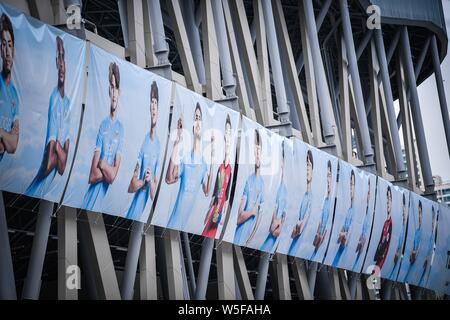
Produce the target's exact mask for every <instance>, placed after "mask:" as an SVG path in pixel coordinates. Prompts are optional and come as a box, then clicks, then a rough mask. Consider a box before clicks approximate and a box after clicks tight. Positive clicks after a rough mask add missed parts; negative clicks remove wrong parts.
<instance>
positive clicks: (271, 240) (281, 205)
mask: <svg viewBox="0 0 450 320" xmlns="http://www.w3.org/2000/svg"><path fill="white" fill-rule="evenodd" d="M281 155H282V160H281V181H280V185H279V187H278V190H277V197H276V201H275V203H276V205H275V210H274V211H273V214H272V220H271V222H270V227H269V234H268V235H267V237H266V240H264V243H263V244H262V246H261V248H260V249H259V250H261V251H265V252H270V253H272V252H273V251H274V249H275V248H274V245H275V243H276V241H277V239H278V237H279V236H280V233H281V229H282V228H283V224H284V221H285V220H286V197H287V188H286V183H285V181H284V179H285V177H284V168H285V165H286V158H285V150H284V142H283V145H282V147H281Z"/></svg>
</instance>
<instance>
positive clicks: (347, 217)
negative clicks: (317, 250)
mask: <svg viewBox="0 0 450 320" xmlns="http://www.w3.org/2000/svg"><path fill="white" fill-rule="evenodd" d="M376 181H377V177H376V176H375V175H372V174H368V173H367V172H365V171H363V170H360V169H358V168H356V167H354V166H352V165H350V164H348V163H346V162H344V161H341V160H340V161H339V184H338V188H337V196H336V198H337V200H336V210H335V214H334V222H333V230H332V232H331V239H330V244H329V246H328V250H327V255H326V258H325V261H324V263H325V264H327V265H330V266H333V267H335V268H341V269H346V270H349V271H355V272H360V270H361V267H362V264H363V262H364V257H365V255H366V250H367V247H368V245H369V239H370V232H371V229H372V221H373V212H374V207H375V189H376Z"/></svg>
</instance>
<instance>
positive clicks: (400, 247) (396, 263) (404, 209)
mask: <svg viewBox="0 0 450 320" xmlns="http://www.w3.org/2000/svg"><path fill="white" fill-rule="evenodd" d="M402 204H403V206H402V229H401V231H400V238H398V242H397V247H396V250H395V256H394V266H393V267H392V270H391V273H390V274H389V279H392V278H393V277H394V276H395V274H396V273H395V271H396V269H397V266H400V263H399V262H400V258H401V257H402V254H403V246H404V242H405V237H406V220H407V218H408V207H407V205H406V196H405V194H404V193H403V197H402Z"/></svg>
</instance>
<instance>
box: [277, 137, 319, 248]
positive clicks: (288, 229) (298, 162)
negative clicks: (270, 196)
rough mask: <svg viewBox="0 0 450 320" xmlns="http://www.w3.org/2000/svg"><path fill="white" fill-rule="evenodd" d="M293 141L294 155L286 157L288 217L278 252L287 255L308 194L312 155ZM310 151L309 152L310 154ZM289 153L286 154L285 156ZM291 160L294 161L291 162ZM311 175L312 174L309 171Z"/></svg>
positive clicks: (281, 233)
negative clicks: (309, 160)
mask: <svg viewBox="0 0 450 320" xmlns="http://www.w3.org/2000/svg"><path fill="white" fill-rule="evenodd" d="M291 141H292V148H293V150H292V155H291V156H289V157H288V156H286V167H285V171H286V173H285V174H284V176H285V181H286V187H287V202H286V217H285V220H284V223H283V224H282V225H281V232H280V235H279V238H280V239H279V242H278V246H277V252H278V253H282V254H287V253H288V250H289V247H290V245H291V242H292V231H293V226H294V225H295V224H296V223H297V221H298V217H299V214H298V213H299V210H300V201H299V200H298V199H301V198H302V197H303V195H304V194H305V192H306V186H307V178H306V176H307V170H306V169H304V168H307V165H306V163H307V157H309V156H308V153H310V151H309V150H310V149H309V145H307V144H306V143H303V142H302V141H300V140H299V139H294V140H291ZM308 151H309V152H308ZM287 154H288V153H286V152H285V155H287ZM290 158H291V159H292V160H290ZM302 168H303V169H302ZM308 173H309V174H312V172H310V171H308Z"/></svg>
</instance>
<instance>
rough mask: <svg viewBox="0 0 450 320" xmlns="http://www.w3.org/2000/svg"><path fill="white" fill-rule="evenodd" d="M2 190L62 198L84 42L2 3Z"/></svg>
mask: <svg viewBox="0 0 450 320" xmlns="http://www.w3.org/2000/svg"><path fill="white" fill-rule="evenodd" d="M0 29H1V37H2V39H1V58H2V72H1V76H0V173H1V174H0V190H5V191H9V192H13V193H18V194H26V195H27V196H31V197H35V198H41V199H45V200H49V201H52V202H60V200H61V197H62V195H63V192H64V188H65V186H66V183H67V178H68V173H69V168H70V167H71V165H72V160H73V157H74V149H75V145H76V142H77V141H76V140H77V134H78V129H79V123H80V115H81V108H82V100H81V98H82V91H83V88H84V85H83V83H84V78H85V72H84V70H85V56H86V54H85V42H84V41H82V40H80V39H77V38H75V37H73V36H71V35H69V34H66V33H64V32H62V31H61V30H58V29H56V28H54V27H51V26H47V25H45V24H43V23H42V22H40V21H38V20H35V19H33V18H30V17H27V16H25V15H24V14H22V13H19V12H18V11H16V10H14V9H10V8H9V7H7V6H6V5H0Z"/></svg>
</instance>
